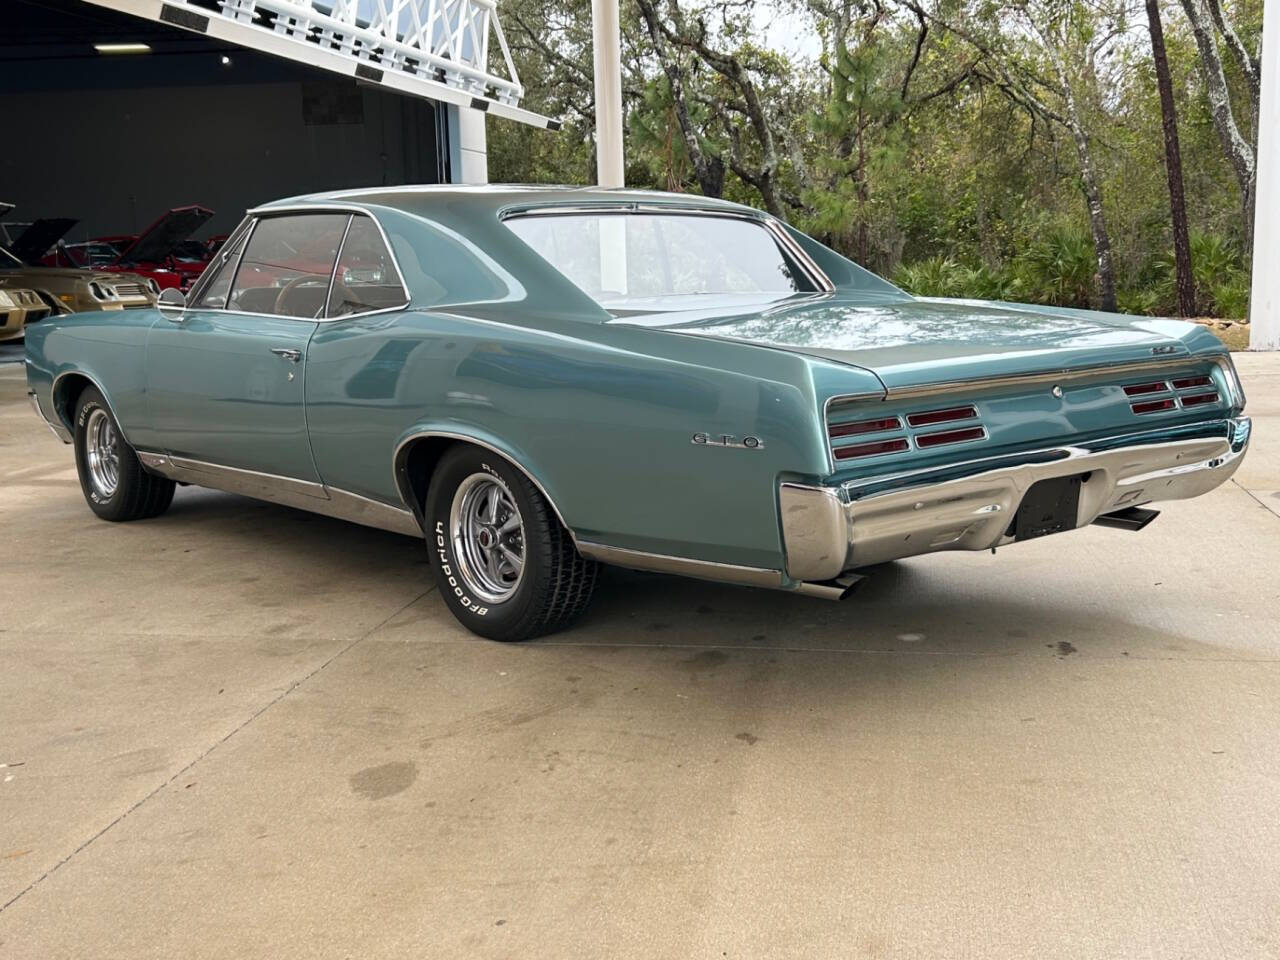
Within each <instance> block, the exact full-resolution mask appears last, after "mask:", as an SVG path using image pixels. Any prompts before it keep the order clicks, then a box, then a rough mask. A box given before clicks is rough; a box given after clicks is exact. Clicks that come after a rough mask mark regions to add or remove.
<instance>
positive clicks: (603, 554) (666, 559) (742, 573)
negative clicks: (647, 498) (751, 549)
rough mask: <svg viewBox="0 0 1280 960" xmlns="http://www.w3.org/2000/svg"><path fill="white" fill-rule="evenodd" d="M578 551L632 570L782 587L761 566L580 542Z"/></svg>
mask: <svg viewBox="0 0 1280 960" xmlns="http://www.w3.org/2000/svg"><path fill="white" fill-rule="evenodd" d="M578 552H579V553H581V554H582V555H583V556H584V557H588V558H590V559H592V560H598V561H600V562H601V563H611V564H613V565H614V566H618V567H629V568H631V569H632V570H649V571H652V572H654V573H671V574H675V575H677V576H681V577H694V578H695V579H698V580H715V581H718V582H720V583H736V584H741V585H742V586H748V587H775V588H776V587H781V586H783V578H782V573H781V572H780V571H778V570H765V569H763V568H761V567H740V566H737V565H735V564H732V563H715V562H713V561H710V560H690V559H689V558H688V557H671V556H667V555H665V554H660V553H645V552H644V551H641V550H626V549H624V548H622V547H611V546H608V545H607V544H603V543H590V542H587V541H579V542H578Z"/></svg>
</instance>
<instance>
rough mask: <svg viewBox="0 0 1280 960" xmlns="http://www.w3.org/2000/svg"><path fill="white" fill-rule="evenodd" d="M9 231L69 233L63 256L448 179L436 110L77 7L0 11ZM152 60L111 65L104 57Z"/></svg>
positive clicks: (3, 184)
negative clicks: (122, 49) (63, 223)
mask: <svg viewBox="0 0 1280 960" xmlns="http://www.w3.org/2000/svg"><path fill="white" fill-rule="evenodd" d="M0 7H2V8H3V15H4V21H5V27H6V29H5V32H4V36H3V39H0V61H2V66H0V70H2V71H3V73H4V76H5V98H4V105H5V109H4V118H5V128H6V134H7V136H6V140H7V141H8V144H7V148H6V149H5V150H3V151H0V200H3V201H6V202H9V203H13V204H15V206H16V209H15V210H14V211H13V212H12V213H11V214H9V219H10V220H11V221H19V222H21V221H28V220H33V219H36V218H39V217H73V218H75V219H77V220H79V221H80V222H79V223H78V224H77V225H76V226H75V227H74V228H73V229H72V231H71V232H70V233H69V234H68V235H67V236H66V238H65V239H66V241H67V242H68V243H74V242H76V241H80V240H86V239H89V238H91V237H96V236H102V235H109V234H133V233H137V232H138V231H140V230H142V229H143V228H145V227H146V226H147V225H148V224H149V223H151V222H152V221H154V220H155V219H156V218H157V217H158V216H160V215H161V214H162V213H163V212H164V211H166V210H168V209H170V208H172V207H175V206H183V205H187V204H201V205H203V206H206V207H209V208H211V209H213V210H214V211H216V216H215V217H214V218H213V219H212V220H210V221H209V222H208V223H207V224H205V225H204V227H203V228H202V230H201V231H200V232H199V233H198V234H197V235H196V236H197V237H206V236H209V235H213V234H219V233H226V232H227V231H229V230H230V229H231V228H232V227H233V226H234V225H235V224H236V223H237V222H238V221H239V220H240V218H241V216H242V215H243V213H244V211H245V209H246V208H248V207H251V206H254V205H255V204H258V203H261V202H265V201H268V200H273V199H277V198H279V197H286V196H292V195H295V194H300V193H307V192H313V191H318V190H331V189H341V188H344V187H358V186H370V185H392V184H401V183H437V182H441V181H442V180H446V179H447V163H448V160H447V157H448V150H447V148H444V149H442V148H441V145H442V144H444V143H445V139H444V138H445V136H446V134H445V132H444V131H445V124H444V122H443V120H444V117H443V113H444V112H443V110H439V111H438V110H436V109H435V108H434V106H433V104H432V103H430V102H427V101H424V100H419V99H415V98H410V97H403V96H399V95H396V94H392V93H387V92H384V91H382V90H378V89H374V88H372V87H368V86H365V85H362V84H359V83H358V82H357V81H354V80H351V79H347V78H345V77H340V76H336V75H334V74H332V73H328V72H325V71H321V70H316V69H312V68H309V67H306V66H303V65H300V64H296V63H293V62H289V61H285V60H281V59H278V58H274V57H269V56H265V55H263V54H259V53H256V52H253V51H249V50H245V49H243V48H239V47H234V46H230V45H227V44H224V43H220V42H218V41H216V40H212V39H210V38H206V37H203V36H200V35H198V34H194V33H189V32H187V31H184V30H179V29H177V28H172V27H167V26H165V25H163V24H159V23H154V22H151V21H147V20H143V19H140V18H136V17H132V16H127V15H124V14H117V13H115V12H113V11H110V10H107V9H104V8H102V7H96V6H93V5H91V4H88V3H83V2H79V0H53V2H34V0H2V3H0ZM122 43H127V44H145V45H147V47H149V48H150V50H149V52H142V53H136V54H127V53H126V54H121V53H115V54H104V53H101V52H99V51H98V50H96V49H95V44H99V45H100V44H122Z"/></svg>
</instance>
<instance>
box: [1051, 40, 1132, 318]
mask: <svg viewBox="0 0 1280 960" xmlns="http://www.w3.org/2000/svg"><path fill="white" fill-rule="evenodd" d="M1037 32H1039V31H1037ZM1041 38H1042V39H1043V40H1044V41H1045V52H1046V53H1048V54H1049V59H1050V60H1051V61H1052V63H1053V66H1054V70H1055V72H1056V73H1057V75H1058V82H1059V84H1060V85H1061V86H1062V100H1063V103H1064V104H1065V105H1066V108H1067V110H1066V117H1065V118H1064V119H1065V121H1066V126H1067V129H1068V130H1070V131H1071V139H1072V140H1074V141H1075V144H1076V156H1077V157H1078V158H1079V160H1080V182H1081V186H1082V187H1083V188H1084V198H1085V202H1086V203H1087V204H1088V206H1089V232H1090V234H1091V235H1092V236H1093V252H1094V256H1095V257H1096V258H1097V261H1098V299H1099V301H1100V303H1099V306H1100V307H1101V308H1102V309H1103V310H1106V311H1109V312H1112V313H1114V312H1115V309H1116V270H1115V265H1114V264H1113V263H1112V261H1111V234H1109V233H1108V232H1107V220H1106V217H1104V216H1103V214H1102V188H1101V187H1099V185H1098V172H1097V170H1096V168H1095V167H1094V165H1093V149H1092V147H1091V146H1090V144H1089V135H1088V134H1087V133H1086V132H1085V129H1084V124H1083V123H1082V122H1081V120H1080V110H1079V108H1078V106H1077V104H1076V95H1075V91H1074V90H1073V89H1072V87H1071V79H1070V77H1069V76H1068V75H1067V69H1066V65H1065V64H1064V63H1063V62H1062V54H1061V52H1060V51H1059V50H1058V48H1057V47H1056V46H1054V43H1053V41H1052V40H1050V39H1049V38H1048V37H1046V36H1045V35H1044V34H1043V33H1041Z"/></svg>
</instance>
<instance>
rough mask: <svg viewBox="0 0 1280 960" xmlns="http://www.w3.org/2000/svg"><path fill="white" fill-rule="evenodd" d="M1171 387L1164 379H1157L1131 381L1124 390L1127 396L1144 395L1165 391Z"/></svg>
mask: <svg viewBox="0 0 1280 960" xmlns="http://www.w3.org/2000/svg"><path fill="white" fill-rule="evenodd" d="M1168 389H1169V384H1167V383H1165V382H1164V381H1163V380H1157V381H1154V382H1153V383H1130V384H1128V385H1126V386H1125V388H1124V392H1125V395H1126V396H1130V397H1142V396H1146V395H1147V394H1148V393H1164V392H1166V391H1167V390H1168Z"/></svg>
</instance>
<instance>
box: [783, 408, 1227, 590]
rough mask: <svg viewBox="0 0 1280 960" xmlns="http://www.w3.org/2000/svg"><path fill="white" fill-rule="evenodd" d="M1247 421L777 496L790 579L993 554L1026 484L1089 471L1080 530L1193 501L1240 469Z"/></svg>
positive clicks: (792, 487)
mask: <svg viewBox="0 0 1280 960" xmlns="http://www.w3.org/2000/svg"><path fill="white" fill-rule="evenodd" d="M1249 430H1250V422H1249V418H1248V417H1240V418H1237V419H1228V420H1218V421H1213V422H1210V423H1202V424H1192V425H1188V426H1184V427H1176V428H1170V429H1166V430H1161V431H1156V432H1151V433H1144V434H1131V435H1127V436H1122V437H1111V438H1107V439H1103V440H1097V441H1092V442H1090V443H1088V444H1083V445H1081V446H1063V447H1054V448H1050V449H1046V450H1037V451H1033V452H1031V453H1022V454H1017V455H1011V456H1004V457H990V458H986V459H982V460H974V461H969V462H966V463H960V464H951V465H947V466H942V467H933V468H928V469H925V470H915V471H911V472H908V473H900V474H894V475H892V476H884V477H874V478H869V479H865V480H853V481H849V482H847V483H844V484H841V485H839V486H811V485H805V484H797V483H783V484H782V485H781V487H780V489H779V494H778V496H779V505H780V513H781V518H782V536H783V546H784V548H785V550H786V572H787V575H788V576H789V577H791V578H792V579H794V580H807V581H826V580H832V579H835V578H836V577H838V576H839V575H840V574H841V573H844V572H845V571H847V570H851V569H854V568H856V567H865V566H868V565H870V564H874V563H883V562H885V561H888V560H898V559H901V558H903V557H911V556H916V555H918V554H922V553H932V552H934V551H936V550H986V549H988V548H990V547H996V546H999V545H1001V544H1003V543H1008V542H1011V541H1012V539H1013V538H1012V537H1010V536H1008V535H1007V531H1008V530H1009V527H1010V524H1011V522H1012V521H1013V517H1014V514H1016V513H1017V510H1018V507H1019V505H1020V504H1021V503H1022V498H1023V495H1024V494H1025V493H1026V492H1027V490H1028V488H1030V486H1031V485H1032V484H1033V483H1035V482H1037V481H1039V480H1046V479H1050V478H1053V477H1068V476H1083V475H1086V474H1087V480H1085V481H1084V482H1083V483H1082V484H1081V486H1080V502H1079V513H1078V517H1077V524H1076V526H1077V527H1082V526H1085V525H1087V524H1089V523H1092V522H1093V520H1094V519H1095V518H1097V517H1098V516H1100V515H1101V514H1104V513H1110V512H1112V511H1115V510H1121V509H1123V508H1125V507H1130V506H1136V505H1138V504H1141V503H1151V502H1153V501H1157V500H1183V499H1186V498H1188V497H1198V496H1199V495H1200V494H1202V493H1207V492H1208V491H1210V490H1212V489H1213V488H1214V487H1216V486H1218V485H1219V484H1221V483H1223V482H1225V481H1226V480H1227V479H1228V478H1230V476H1231V475H1232V474H1233V473H1235V471H1236V468H1237V467H1238V466H1239V465H1240V460H1241V458H1242V457H1243V456H1244V453H1245V450H1246V449H1247V447H1248V445H1249Z"/></svg>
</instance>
